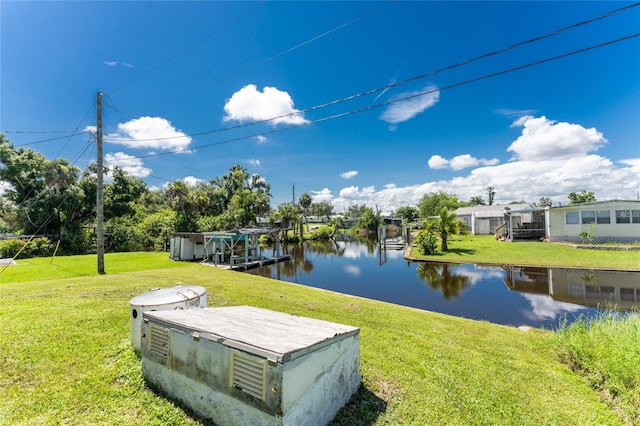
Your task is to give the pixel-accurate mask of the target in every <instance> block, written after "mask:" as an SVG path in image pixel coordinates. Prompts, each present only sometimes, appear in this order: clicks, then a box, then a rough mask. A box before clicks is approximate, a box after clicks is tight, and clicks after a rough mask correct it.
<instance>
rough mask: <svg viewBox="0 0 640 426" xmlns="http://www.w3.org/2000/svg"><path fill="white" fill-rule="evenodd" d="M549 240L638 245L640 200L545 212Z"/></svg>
mask: <svg viewBox="0 0 640 426" xmlns="http://www.w3.org/2000/svg"><path fill="white" fill-rule="evenodd" d="M545 223H546V235H547V237H548V239H549V241H556V242H557V241H566V242H593V243H625V244H630V243H637V242H640V201H625V200H614V201H597V202H593V203H580V204H569V205H566V206H560V207H547V208H546V209H545Z"/></svg>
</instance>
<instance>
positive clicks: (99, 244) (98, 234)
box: [96, 92, 104, 274]
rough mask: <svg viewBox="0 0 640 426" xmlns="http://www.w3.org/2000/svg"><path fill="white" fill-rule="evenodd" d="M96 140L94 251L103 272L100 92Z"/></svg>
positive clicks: (97, 106)
mask: <svg viewBox="0 0 640 426" xmlns="http://www.w3.org/2000/svg"><path fill="white" fill-rule="evenodd" d="M96 115H97V118H96V127H97V128H96V141H97V145H98V171H97V175H98V186H97V190H96V253H97V255H98V273H99V274H104V193H103V176H102V171H103V164H102V93H100V92H98V95H97V97H96Z"/></svg>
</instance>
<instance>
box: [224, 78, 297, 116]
mask: <svg viewBox="0 0 640 426" xmlns="http://www.w3.org/2000/svg"><path fill="white" fill-rule="evenodd" d="M224 112H225V116H224V120H225V121H230V120H236V121H240V122H242V121H261V120H271V123H272V124H273V125H274V126H275V125H276V124H280V123H283V124H305V123H308V122H309V121H308V120H306V119H305V118H304V116H303V115H302V113H301V112H300V111H299V110H297V109H295V108H294V107H293V99H292V98H291V95H289V93H287V92H283V91H281V90H278V89H277V88H276V87H269V86H265V87H264V88H263V89H262V92H261V91H259V90H258V88H257V87H256V85H255V84H248V85H246V86H244V87H243V88H242V89H240V90H238V91H237V92H235V93H234V94H233V95H231V98H230V99H228V100H227V102H226V104H225V105H224ZM276 117H277V118H276Z"/></svg>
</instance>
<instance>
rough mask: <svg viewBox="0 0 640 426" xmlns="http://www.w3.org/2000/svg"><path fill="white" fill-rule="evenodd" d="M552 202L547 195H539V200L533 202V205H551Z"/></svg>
mask: <svg viewBox="0 0 640 426" xmlns="http://www.w3.org/2000/svg"><path fill="white" fill-rule="evenodd" d="M552 205H553V202H552V201H551V198H549V197H540V200H539V201H538V202H537V203H533V206H534V207H551V206H552Z"/></svg>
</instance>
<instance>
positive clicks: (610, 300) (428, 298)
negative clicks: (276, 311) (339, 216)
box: [247, 241, 640, 329]
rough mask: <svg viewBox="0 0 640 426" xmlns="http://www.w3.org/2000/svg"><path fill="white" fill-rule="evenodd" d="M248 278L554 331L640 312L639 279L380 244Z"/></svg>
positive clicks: (313, 246) (339, 250)
mask: <svg viewBox="0 0 640 426" xmlns="http://www.w3.org/2000/svg"><path fill="white" fill-rule="evenodd" d="M285 252H286V253H288V254H290V255H291V257H292V258H291V260H288V261H285V262H282V263H276V264H272V265H268V266H264V267H261V268H257V269H252V270H249V271H247V273H250V274H255V275H261V276H264V277H270V278H274V279H278V280H282V281H288V282H294V283H298V284H303V285H306V286H311V287H317V288H323V289H326V290H332V291H336V292H340V293H346V294H351V295H355V296H361V297H366V298H369V299H375V300H381V301H386V302H391V303H395V304H398V305H404V306H410V307H414V308H418V309H424V310H428V311H434V312H441V313H444V314H449V315H455V316H459V317H464V318H471V319H477V320H485V321H489V322H492V323H496V324H504V325H513V326H521V325H528V326H532V327H539V328H546V329H555V328H557V327H558V325H559V324H560V323H561V321H567V322H572V321H574V320H575V318H577V317H578V316H586V317H593V316H596V315H598V314H599V313H601V312H602V310H601V308H602V307H611V306H615V307H616V309H618V310H624V311H626V310H631V309H640V273H633V272H615V271H591V270H576V269H564V268H533V267H508V266H488V265H472V264H439V263H431V262H410V261H407V260H405V259H404V258H403V251H402V250H389V249H387V250H380V249H379V248H378V246H377V244H376V243H375V242H372V241H367V242H357V241H338V242H327V243H311V242H306V243H304V244H297V245H289V246H287V247H285Z"/></svg>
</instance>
